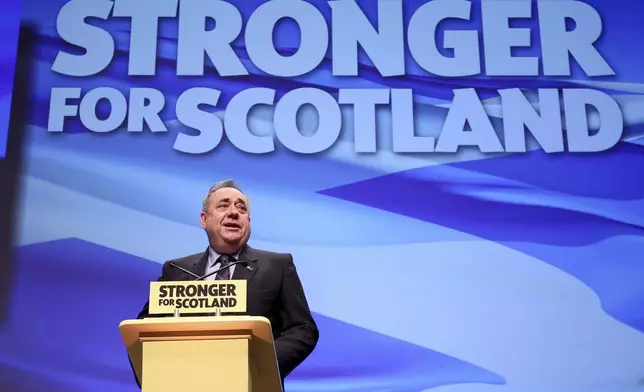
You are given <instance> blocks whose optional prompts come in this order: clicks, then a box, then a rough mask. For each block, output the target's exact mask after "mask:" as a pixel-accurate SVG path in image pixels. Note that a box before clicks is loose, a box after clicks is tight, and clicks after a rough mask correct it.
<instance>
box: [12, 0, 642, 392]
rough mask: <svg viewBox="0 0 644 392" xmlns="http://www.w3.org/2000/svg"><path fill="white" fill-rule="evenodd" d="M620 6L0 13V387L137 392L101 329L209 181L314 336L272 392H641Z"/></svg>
mask: <svg viewBox="0 0 644 392" xmlns="http://www.w3.org/2000/svg"><path fill="white" fill-rule="evenodd" d="M643 11H644V3H643V2H642V1H641V0H623V1H619V2H613V1H600V0H588V1H573V0H542V1H538V2H537V1H527V0H526V1H521V0H517V1H506V0H503V1H495V0H487V1H465V0H433V1H424V0H422V1H421V0H418V1H406V0H405V1H404V3H403V2H402V1H395V0H385V1H375V0H373V1H371V0H369V1H359V2H354V1H299V0H273V1H258V0H239V1H234V2H230V1H229V2H226V1H214V0H209V1H206V0H203V1H202V0H181V1H178V0H114V1H110V0H92V1H88V0H71V1H66V0H23V11H22V21H23V22H25V23H30V24H32V25H35V26H36V28H37V33H38V37H37V44H36V48H35V50H34V57H33V59H32V64H31V67H32V71H31V81H30V85H31V86H32V87H31V91H30V102H29V109H30V113H29V124H28V127H27V130H26V135H25V140H26V141H25V145H24V159H23V162H24V163H23V166H22V172H21V183H20V200H19V205H17V206H16V209H17V211H18V221H17V222H16V226H15V233H14V238H15V244H14V245H15V252H14V253H15V260H14V277H13V285H12V289H11V299H10V301H11V302H10V304H11V307H10V313H9V314H8V315H7V318H6V322H5V323H4V324H3V325H2V330H0V347H1V349H0V382H1V383H2V385H0V389H2V390H28V391H32V392H39V391H47V392H52V391H66V392H72V391H109V392H116V391H136V390H138V388H137V386H136V384H135V382H134V378H133V375H132V372H131V369H130V365H129V363H128V359H127V355H126V352H125V349H124V347H123V344H122V342H121V339H120V336H119V333H118V324H119V322H121V321H122V320H125V319H131V318H135V317H136V316H137V314H138V312H139V310H140V308H141V306H142V305H143V304H144V303H145V301H146V299H147V295H148V289H149V282H150V281H152V280H156V278H157V277H158V276H159V274H160V271H161V263H163V262H164V261H166V260H169V259H173V258H177V257H181V256H185V255H189V254H194V253H198V252H203V251H204V250H205V249H206V246H207V243H206V236H205V233H204V232H203V230H202V229H201V227H200V224H199V213H200V211H201V203H202V199H203V197H204V196H205V194H206V192H207V190H208V188H209V187H210V186H211V185H212V184H213V183H215V182H217V181H220V180H225V179H235V180H236V181H237V182H238V183H239V184H240V185H241V186H242V187H243V188H244V190H245V192H246V193H247V194H248V195H249V197H250V200H251V211H252V212H251V215H252V225H253V226H252V236H251V240H250V244H251V245H252V246H254V247H256V248H260V249H267V250H271V251H276V252H289V253H291V254H292V255H293V257H294V260H295V264H296V266H297V270H298V272H299V274H300V277H301V279H302V282H303V285H304V289H305V292H306V295H307V298H308V301H309V305H310V307H311V309H312V311H313V312H314V317H315V319H316V321H317V323H318V326H319V329H320V340H319V343H318V346H317V348H316V350H315V352H314V353H313V354H312V355H311V356H310V357H309V358H308V359H307V360H306V361H305V362H304V363H303V364H302V365H301V366H300V367H298V368H297V370H296V371H295V372H293V373H292V374H291V375H289V377H288V378H287V379H286V388H287V391H292V392H296V391H301V392H309V391H318V392H334V391H373V392H382V391H399V392H422V391H429V390H435V391H441V392H491V391H507V392H582V391H584V392H586V391H588V392H599V391H601V392H626V391H635V390H641V389H642V385H644V285H643V284H642V280H643V278H644V262H643V260H644V236H643V234H644V232H643V225H644V181H642V178H641V177H642V173H643V170H644V146H642V141H643V140H644V139H643V138H642V134H643V132H642V131H643V129H644V128H643V124H644V115H643V113H644V95H643V94H644V72H643V71H642V69H643V68H642V59H643V55H642V54H643V53H644V23H642V12H643ZM3 28H4V27H3ZM12 31H13V30H12ZM5 39H6V36H5V37H3V40H5ZM10 41H11V42H14V41H15V39H14V38H11V40H10ZM4 42H6V41H3V44H4ZM3 48H4V46H3ZM3 50H4V49H3ZM2 77H3V78H4V77H5V76H4V74H3V76H2ZM3 86H4V84H3ZM3 88H4V87H3ZM4 91H5V90H3V94H5V93H4ZM3 102H5V101H3ZM5 123H6V121H5V120H3V123H2V127H3V128H2V129H5V128H6V126H5ZM178 376H179V375H178ZM638 388H639V389H638Z"/></svg>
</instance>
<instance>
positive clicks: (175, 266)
mask: <svg viewBox="0 0 644 392" xmlns="http://www.w3.org/2000/svg"><path fill="white" fill-rule="evenodd" d="M170 267H174V268H176V269H178V270H181V271H183V272H185V273H186V274H188V275H191V276H193V277H194V278H195V279H199V278H200V276H199V275H197V274H195V273H194V272H192V271H188V270H187V269H185V268H183V267H179V266H178V265H176V264H175V263H174V261H171V262H170Z"/></svg>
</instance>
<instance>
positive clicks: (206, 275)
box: [196, 260, 253, 280]
mask: <svg viewBox="0 0 644 392" xmlns="http://www.w3.org/2000/svg"><path fill="white" fill-rule="evenodd" d="M237 264H244V266H245V267H246V268H248V269H249V270H251V271H252V270H253V269H252V268H251V267H249V266H248V263H247V262H246V261H245V260H237V261H235V262H232V263H230V264H228V265H227V266H225V267H221V268H217V269H216V270H214V271H212V272H210V273H207V274H205V275H204V276H202V277H200V278H197V279H196V280H203V279H206V278H207V277H209V276H212V275H214V274H216V273H218V272H220V271H223V270H225V269H227V268H230V267H232V266H233V265H237Z"/></svg>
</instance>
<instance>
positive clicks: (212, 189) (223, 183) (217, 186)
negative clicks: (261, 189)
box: [201, 180, 250, 212]
mask: <svg viewBox="0 0 644 392" xmlns="http://www.w3.org/2000/svg"><path fill="white" fill-rule="evenodd" d="M223 188H233V189H237V190H238V191H240V192H241V193H244V191H243V190H242V189H241V187H240V186H239V185H238V184H237V183H236V182H235V180H224V181H219V182H217V183H215V184H214V185H213V186H211V187H210V189H209V190H208V193H207V194H206V197H204V199H203V204H202V207H201V208H202V211H203V212H206V211H207V210H208V202H209V201H210V196H212V194H213V193H215V192H217V191H218V190H220V189H223ZM244 196H246V195H245V194H244ZM246 199H249V198H248V196H246ZM248 203H249V204H250V200H248ZM248 207H249V210H250V205H249V206H248Z"/></svg>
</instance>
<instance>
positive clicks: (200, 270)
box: [192, 248, 209, 276]
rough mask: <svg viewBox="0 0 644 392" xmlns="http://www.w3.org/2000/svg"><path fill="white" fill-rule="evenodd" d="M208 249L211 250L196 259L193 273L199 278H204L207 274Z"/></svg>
mask: <svg viewBox="0 0 644 392" xmlns="http://www.w3.org/2000/svg"><path fill="white" fill-rule="evenodd" d="M208 249H209V248H206V251H205V252H203V254H202V255H201V257H199V258H198V259H195V261H194V263H193V264H192V272H194V273H195V274H197V275H199V276H203V275H204V274H205V273H206V266H207V265H208V253H209V252H208Z"/></svg>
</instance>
